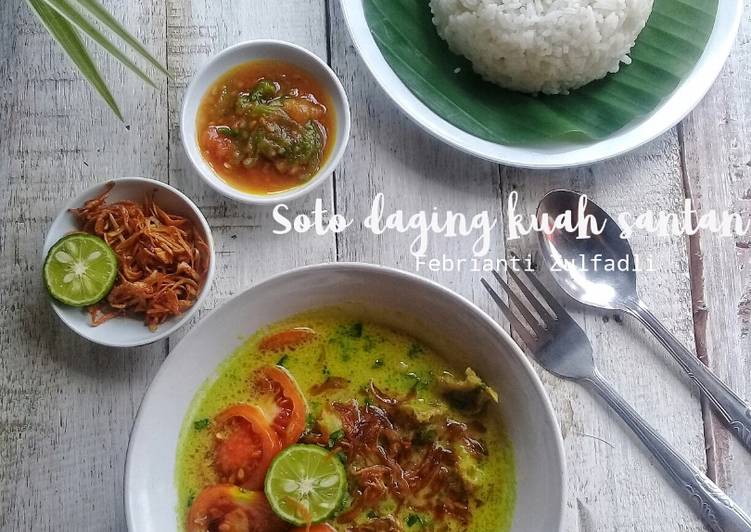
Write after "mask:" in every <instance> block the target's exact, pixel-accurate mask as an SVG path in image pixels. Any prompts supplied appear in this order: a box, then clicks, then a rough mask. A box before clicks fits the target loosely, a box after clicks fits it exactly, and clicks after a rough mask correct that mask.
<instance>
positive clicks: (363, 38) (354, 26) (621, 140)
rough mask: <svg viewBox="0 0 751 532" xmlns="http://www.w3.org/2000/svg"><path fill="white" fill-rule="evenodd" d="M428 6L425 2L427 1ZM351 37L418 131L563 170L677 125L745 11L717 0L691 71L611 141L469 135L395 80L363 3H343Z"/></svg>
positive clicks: (713, 72)
mask: <svg viewBox="0 0 751 532" xmlns="http://www.w3.org/2000/svg"><path fill="white" fill-rule="evenodd" d="M425 1H426V2H427V0H425ZM341 6H342V10H343V11H344V18H345V20H346V22H347V26H348V28H349V32H350V35H351V36H352V40H353V41H354V43H355V46H356V48H357V50H358V51H359V53H360V56H361V57H362V59H363V61H364V62H365V64H366V65H367V67H368V69H369V70H370V72H371V73H372V74H373V76H374V77H375V78H376V80H377V81H378V83H379V84H380V85H381V87H383V89H384V91H385V92H386V94H388V95H389V96H390V97H391V99H392V100H394V102H395V103H396V104H397V105H398V106H399V107H400V108H401V109H402V110H403V111H404V112H405V113H406V114H407V115H408V116H409V117H410V118H412V120H414V121H415V122H416V123H417V124H418V125H419V126H420V127H422V128H423V129H424V130H425V131H427V132H428V133H430V134H432V135H434V136H435V137H437V138H438V139H440V140H442V141H444V142H446V143H447V144H450V145H451V146H454V147H455V148H458V149H460V150H462V151H465V152H467V153H470V154H473V155H476V156H478V157H482V158H483V159H487V160H490V161H493V162H497V163H501V164H506V165H510V166H517V167H522V168H539V169H551V168H566V167H572V166H581V165H585V164H591V163H594V162H597V161H602V160H605V159H609V158H611V157H615V156H618V155H622V154H624V153H626V152H628V151H631V150H633V149H634V148H637V147H639V146H641V145H642V144H645V143H647V142H649V141H650V140H653V139H654V138H656V137H658V136H659V135H661V134H662V133H664V132H665V131H667V130H668V129H670V128H672V127H673V126H675V125H676V124H677V123H678V122H680V121H681V120H682V119H683V118H684V117H685V116H686V115H687V114H688V113H689V112H690V111H691V110H692V109H693V108H694V107H695V106H696V105H697V104H698V103H699V101H701V99H702V98H703V97H704V95H705V94H706V93H707V91H708V90H709V88H710V87H711V86H712V83H714V81H715V79H716V78H717V76H718V75H719V73H720V70H721V68H722V65H723V64H724V62H725V60H726V59H727V56H728V54H729V53H730V49H731V48H732V46H733V43H734V42H735V37H736V34H737V32H738V27H739V24H740V20H741V15H742V12H743V5H742V2H741V0H720V2H719V6H718V11H717V18H716V20H715V25H714V29H713V31H712V35H711V36H710V38H709V41H708V43H707V46H706V48H705V50H704V53H703V54H702V56H701V58H700V59H699V61H698V62H697V64H696V66H695V67H694V69H693V70H692V71H691V73H690V74H689V75H688V76H687V77H686V79H684V80H683V82H682V83H681V84H680V85H679V86H678V87H677V88H676V90H675V91H674V92H673V94H672V95H671V96H670V97H669V98H667V99H666V100H665V101H664V102H662V103H661V104H660V106H659V107H658V108H657V109H656V110H655V111H654V112H653V113H651V114H650V115H647V116H645V117H644V118H642V119H641V120H639V121H637V122H635V123H633V124H631V125H629V126H627V127H625V128H623V129H622V130H620V131H619V132H617V133H615V134H613V135H611V136H610V137H608V138H606V139H603V140H599V141H593V142H590V143H579V144H573V143H566V144H563V143H561V144H555V145H550V146H507V145H503V144H496V143H493V142H489V141H487V140H484V139H481V138H478V137H476V136H474V135H471V134H469V133H467V132H465V131H463V130H461V129H459V128H457V127H456V126H454V125H452V124H451V123H449V122H447V121H446V120H444V119H443V118H442V117H441V116H439V115H438V114H436V113H435V112H433V111H432V110H431V109H430V108H428V107H427V106H426V105H425V104H424V103H422V102H421V101H420V100H419V99H418V98H417V97H416V96H415V95H414V94H413V93H412V92H411V91H410V90H409V88H407V86H406V85H405V84H404V83H403V82H402V81H401V79H399V77H398V76H397V75H396V73H395V72H394V71H393V70H392V68H391V66H389V64H388V62H387V61H386V59H385V58H384V57H383V54H381V51H380V49H379V48H378V45H377V44H376V42H375V40H374V39H373V36H372V35H371V33H370V30H369V28H368V24H367V21H366V18H365V11H364V8H363V2H362V0H342V1H341Z"/></svg>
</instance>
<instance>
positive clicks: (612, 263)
mask: <svg viewBox="0 0 751 532" xmlns="http://www.w3.org/2000/svg"><path fill="white" fill-rule="evenodd" d="M537 219H538V221H539V222H540V224H541V227H542V228H543V229H544V231H541V232H538V237H539V242H540V248H541V249H542V254H543V255H544V256H545V258H546V260H547V261H548V264H550V272H551V274H552V275H553V277H554V278H555V280H556V282H557V283H558V285H559V286H560V287H561V288H562V289H563V290H564V291H565V292H566V293H567V294H568V295H569V296H571V297H572V298H574V299H576V300H577V301H580V302H582V303H584V304H586V305H591V306H594V307H598V308H602V309H607V310H625V308H626V301H627V300H636V298H637V295H636V270H635V262H634V255H633V253H632V251H631V246H630V245H629V243H628V240H626V239H625V238H621V228H620V227H619V226H618V224H617V223H616V221H615V220H614V219H613V218H611V217H610V216H609V215H608V213H606V212H605V211H604V210H602V209H601V208H600V207H599V206H598V205H597V204H596V203H593V202H592V201H589V200H588V199H587V198H586V196H583V195H582V194H579V193H577V192H573V191H570V190H553V191H551V192H549V193H548V194H546V195H545V197H544V198H543V199H542V201H540V204H539V205H538V207H537ZM566 220H568V228H576V229H577V230H574V231H570V230H568V228H562V226H563V224H564V223H565V222H566Z"/></svg>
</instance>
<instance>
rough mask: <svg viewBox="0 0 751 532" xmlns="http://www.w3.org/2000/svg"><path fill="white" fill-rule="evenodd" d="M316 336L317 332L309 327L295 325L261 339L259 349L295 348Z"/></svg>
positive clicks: (279, 349) (278, 349)
mask: <svg viewBox="0 0 751 532" xmlns="http://www.w3.org/2000/svg"><path fill="white" fill-rule="evenodd" d="M315 337H316V332H315V331H314V330H313V329H311V328H309V327H294V328H292V329H289V330H286V331H281V332H278V333H274V334H271V335H269V336H267V337H266V338H264V339H263V340H261V343H259V344H258V349H260V350H261V351H282V350H284V349H293V348H295V347H298V346H300V345H302V344H304V343H305V342H309V341H310V340H312V339H313V338H315Z"/></svg>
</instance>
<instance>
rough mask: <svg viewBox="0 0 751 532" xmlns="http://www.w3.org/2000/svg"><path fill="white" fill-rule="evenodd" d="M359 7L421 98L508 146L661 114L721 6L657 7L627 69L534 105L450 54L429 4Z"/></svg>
mask: <svg viewBox="0 0 751 532" xmlns="http://www.w3.org/2000/svg"><path fill="white" fill-rule="evenodd" d="M362 1H363V4H364V7H365V16H366V19H367V21H368V26H369V27H370V31H371V33H372V35H373V38H374V39H375V41H376V43H377V44H378V47H379V48H380V50H381V52H382V53H383V55H384V57H385V59H386V61H387V62H388V63H389V65H391V68H392V69H393V70H394V72H395V73H396V74H397V75H398V76H399V78H400V79H401V80H402V81H403V82H404V84H405V85H406V86H407V87H408V88H409V89H410V90H411V91H412V92H413V93H414V94H415V96H417V98H419V99H420V100H421V101H422V102H423V103H424V104H425V105H427V106H428V107H429V108H430V109H432V110H433V112H435V113H436V114H438V115H439V116H441V117H443V118H444V119H445V120H447V121H448V122H450V123H452V124H453V125H455V126H456V127H458V128H460V129H462V130H464V131H466V132H468V133H470V134H473V135H475V136H477V137H480V138H482V139H485V140H488V141H490V142H497V143H500V144H508V145H525V144H527V145H528V144H540V143H553V142H560V141H575V142H580V141H592V140H596V139H602V138H605V137H607V136H609V135H611V134H612V133H614V132H616V131H618V130H619V129H621V128H623V127H624V126H626V125H628V124H629V123H631V122H632V121H634V120H635V119H637V118H639V117H642V116H645V115H647V114H649V113H651V112H652V111H654V110H655V108H656V107H657V106H658V105H659V104H660V103H661V102H662V101H664V100H665V98H667V97H668V96H669V95H670V94H671V93H672V92H673V91H674V90H675V89H676V87H677V86H678V84H679V83H680V82H681V81H682V80H683V79H684V78H685V77H686V75H687V74H688V73H689V72H690V71H691V70H692V69H693V68H694V66H695V65H696V62H697V61H698V59H699V57H700V56H701V54H702V52H703V51H704V47H705V45H706V43H707V40H708V39H709V36H710V34H711V32H712V28H713V26H714V21H715V17H716V14H717V5H718V0H655V4H654V10H653V12H652V15H651V16H650V18H649V21H648V22H647V26H646V27H645V28H644V30H643V31H642V33H641V35H640V36H639V38H638V39H637V42H636V45H635V46H634V48H633V50H632V53H631V58H632V63H631V64H630V65H621V68H620V70H619V71H618V72H617V73H616V74H611V75H608V76H607V77H605V78H603V79H602V80H598V81H595V82H592V83H590V84H589V85H586V86H585V87H582V88H581V89H578V90H576V91H573V92H572V93H571V94H569V95H555V96H531V95H526V94H522V93H519V92H514V91H510V90H505V89H502V88H500V87H497V86H496V85H493V84H491V83H488V82H486V81H483V80H482V79H481V78H480V76H478V75H477V74H475V73H474V72H473V70H472V65H471V63H470V62H469V61H468V60H467V59H465V58H464V57H461V56H458V55H456V54H454V53H452V52H451V51H450V50H449V48H448V45H447V44H446V42H445V41H443V40H442V39H441V38H440V37H439V36H438V32H437V31H436V28H435V26H434V25H433V22H432V14H431V12H430V6H429V3H428V2H427V0H388V1H386V0H362ZM457 69H460V70H457Z"/></svg>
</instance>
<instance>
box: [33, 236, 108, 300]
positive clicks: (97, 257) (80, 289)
mask: <svg viewBox="0 0 751 532" xmlns="http://www.w3.org/2000/svg"><path fill="white" fill-rule="evenodd" d="M116 278H117V256H115V252H114V251H112V249H111V248H110V247H109V246H108V245H107V243H106V242H105V241H104V240H102V239H101V238H99V237H98V236H94V235H90V234H87V233H73V234H72V235H68V236H64V237H63V238H61V239H60V240H58V241H57V242H56V243H55V245H54V246H52V248H51V249H50V251H49V253H47V258H46V259H45V261H44V282H45V284H46V285H47V290H48V291H49V293H50V295H51V296H52V297H54V298H55V299H57V300H58V301H60V302H61V303H65V304H66V305H70V306H73V307H85V306H87V305H93V304H94V303H96V302H97V301H100V300H101V299H103V298H104V297H105V296H106V295H107V294H108V293H109V291H110V290H111V289H112V285H113V284H115V279H116Z"/></svg>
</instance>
